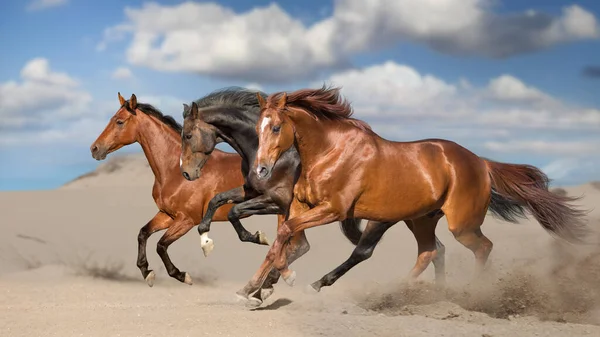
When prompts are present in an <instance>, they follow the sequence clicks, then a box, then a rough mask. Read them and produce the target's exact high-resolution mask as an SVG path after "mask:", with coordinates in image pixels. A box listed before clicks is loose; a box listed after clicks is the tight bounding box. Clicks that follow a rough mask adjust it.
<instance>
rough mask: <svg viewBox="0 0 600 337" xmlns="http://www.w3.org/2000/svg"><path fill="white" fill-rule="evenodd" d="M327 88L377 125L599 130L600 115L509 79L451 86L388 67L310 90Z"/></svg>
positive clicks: (350, 73)
mask: <svg viewBox="0 0 600 337" xmlns="http://www.w3.org/2000/svg"><path fill="white" fill-rule="evenodd" d="M323 83H326V84H330V85H334V86H341V87H342V93H343V94H344V95H345V96H346V97H347V98H348V99H349V100H350V101H351V102H352V104H353V106H354V110H355V111H356V113H357V116H359V117H360V118H367V119H369V120H370V121H372V122H374V123H383V124H384V123H387V122H389V121H391V120H403V121H407V120H412V121H417V122H419V123H423V122H425V121H428V120H431V121H434V122H436V123H441V122H442V121H443V123H445V124H446V125H453V126H457V125H461V124H462V125H464V124H465V123H468V124H469V125H471V126H473V128H475V129H476V128H477V127H478V126H482V125H484V126H485V125H487V126H493V127H495V128H540V129H552V130H559V129H574V128H575V129H576V128H579V129H590V128H592V129H599V128H600V110H597V109H592V108H579V107H575V106H571V105H567V104H565V103H562V102H560V100H558V99H556V98H553V97H551V96H550V95H548V94H547V93H544V92H543V91H541V90H539V89H537V88H535V87H533V86H530V85H527V84H525V83H524V82H523V81H521V80H520V79H518V78H516V77H514V76H512V75H508V74H504V75H500V76H498V77H496V78H493V79H491V80H490V81H489V84H488V85H487V86H486V87H483V88H478V87H474V86H472V85H470V84H468V82H467V81H466V80H465V79H462V80H460V81H459V82H458V83H448V82H446V81H444V80H442V79H440V78H437V77H435V76H434V75H430V74H420V73H419V72H418V71H417V70H416V69H414V68H412V67H410V66H407V65H402V64H397V63H395V62H393V61H387V62H384V63H382V64H378V65H372V66H369V67H366V68H363V69H360V70H347V71H342V72H340V73H337V74H334V75H332V76H330V77H329V78H327V79H325V80H324V81H315V82H313V83H311V86H312V87H316V86H320V85H321V84H323ZM477 125H478V126H477Z"/></svg>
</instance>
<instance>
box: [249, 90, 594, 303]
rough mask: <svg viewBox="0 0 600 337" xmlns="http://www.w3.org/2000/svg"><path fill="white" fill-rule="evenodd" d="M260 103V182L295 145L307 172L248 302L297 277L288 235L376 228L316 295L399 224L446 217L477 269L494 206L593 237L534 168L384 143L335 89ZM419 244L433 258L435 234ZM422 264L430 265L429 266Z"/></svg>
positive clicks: (450, 146) (428, 146)
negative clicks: (338, 227)
mask: <svg viewBox="0 0 600 337" xmlns="http://www.w3.org/2000/svg"><path fill="white" fill-rule="evenodd" d="M259 99H260V100H261V108H262V110H261V116H260V119H259V120H258V122H257V126H256V127H257V132H258V134H259V148H258V154H257V159H256V162H255V169H256V172H257V174H258V176H259V177H261V178H263V179H268V178H269V176H270V175H271V170H272V167H273V165H275V164H276V163H277V161H278V159H279V156H280V155H281V153H282V152H283V151H286V150H287V149H289V148H290V147H292V146H295V147H296V148H297V149H298V152H299V154H300V158H301V162H302V165H301V166H302V172H301V174H300V178H299V180H298V182H297V183H296V185H295V187H294V199H293V201H292V204H291V207H290V216H289V220H287V221H285V222H284V223H283V224H282V225H281V226H280V228H279V230H278V232H277V238H276V240H275V242H274V243H273V245H272V246H271V249H270V250H269V252H268V254H267V257H266V259H265V261H264V263H263V264H262V265H261V267H260V269H259V270H258V271H257V273H256V274H255V275H254V277H253V278H252V279H251V280H250V281H249V283H248V284H247V285H246V287H244V289H242V290H240V291H238V295H240V296H242V297H244V298H249V295H250V294H252V293H253V292H255V291H256V290H257V289H258V288H259V287H260V285H261V284H262V283H263V281H264V280H265V278H266V276H267V274H268V272H269V270H270V269H271V267H275V268H276V269H277V270H279V271H280V273H281V276H282V277H283V278H284V279H286V280H288V279H292V280H293V279H294V278H295V273H294V272H293V271H291V270H290V269H288V263H287V257H286V250H285V247H286V245H287V241H288V239H289V238H290V236H291V235H293V234H294V233H297V232H298V231H303V230H306V229H308V228H310V227H315V226H320V225H325V224H328V223H331V222H333V221H339V220H343V219H345V218H347V217H356V218H362V219H369V220H373V221H374V222H372V223H371V224H370V225H369V226H367V228H366V229H365V231H364V232H363V235H362V237H361V238H360V242H359V243H358V245H357V246H356V248H355V250H354V251H353V253H352V255H351V256H350V258H349V259H348V260H347V261H345V262H344V263H343V264H342V265H340V266H339V267H338V268H336V269H335V270H333V271H332V272H330V273H329V274H327V275H325V276H324V277H323V278H322V279H321V280H319V281H317V282H315V283H313V287H314V288H315V289H317V290H318V289H320V287H321V286H324V285H331V284H333V282H335V280H337V279H338V278H339V277H341V276H342V275H343V274H344V273H346V272H347V271H348V270H350V269H351V268H352V267H353V266H355V265H356V264H358V263H360V262H361V261H364V260H365V259H367V258H369V257H370V256H371V254H372V252H373V249H374V248H375V246H376V244H377V242H378V241H379V240H380V239H381V237H382V236H383V234H384V233H385V231H386V230H387V229H388V228H390V227H391V226H392V225H393V224H394V223H396V222H397V221H400V220H406V219H416V218H420V217H423V216H426V215H428V214H429V215H431V216H432V219H435V220H432V221H435V222H437V219H439V215H442V214H443V215H445V216H446V217H447V220H448V229H449V230H450V232H452V234H453V235H454V237H455V238H456V240H457V241H458V242H460V243H461V244H463V245H464V246H465V247H467V248H468V249H470V250H471V251H472V252H473V254H474V255H475V259H476V261H477V264H478V267H479V268H478V269H479V270H482V269H483V267H484V265H485V263H486V261H487V259H488V256H489V254H490V252H491V250H492V242H491V241H490V240H489V239H488V238H487V237H485V235H483V233H482V231H481V225H482V223H483V220H484V218H485V215H486V212H487V210H488V207H489V208H490V209H491V211H492V212H493V213H495V214H496V215H499V216H500V217H502V218H503V219H505V220H508V221H514V220H515V218H516V217H524V216H525V213H524V211H525V209H528V210H529V211H530V212H531V213H532V215H533V216H534V217H535V219H536V220H537V221H538V222H539V223H540V224H541V225H542V226H543V227H544V228H545V229H546V230H547V231H549V232H550V233H552V234H556V235H557V236H559V237H561V238H563V239H566V240H568V241H570V242H580V241H581V240H582V239H583V238H584V236H585V234H586V233H587V226H586V224H585V222H584V221H583V219H582V216H583V215H584V214H585V212H583V211H581V210H578V209H576V208H574V207H573V206H571V205H569V204H568V202H570V201H573V200H575V199H573V198H568V197H563V196H558V195H556V194H553V193H551V192H549V191H548V178H547V177H546V175H545V174H544V173H543V172H541V171H540V170H539V169H537V168H535V167H533V166H529V165H516V164H504V163H499V162H494V161H490V160H486V159H483V158H480V157H478V156H477V155H475V154H473V153H472V152H470V151H469V150H467V149H465V148H464V147H462V146H460V145H458V144H456V143H454V142H451V141H447V140H441V139H427V140H421V141H414V142H392V141H389V140H386V139H383V138H381V137H380V136H378V135H377V134H376V133H374V132H373V131H372V130H371V129H370V127H369V126H368V125H367V124H366V123H364V122H363V121H360V120H356V119H353V118H351V114H352V110H351V107H350V105H349V104H348V103H347V102H346V101H345V100H344V99H343V98H342V97H341V96H340V95H339V89H337V88H333V89H329V88H326V87H323V88H321V89H316V90H312V89H304V90H299V91H295V92H292V93H290V94H289V95H288V94H287V93H276V94H272V95H270V96H269V97H268V98H267V101H266V102H265V101H264V100H263V99H262V97H259ZM419 228H420V227H419V226H416V227H415V229H414V230H416V231H419V230H420V229H419ZM422 228H428V227H427V226H423V227H422ZM417 240H418V241H419V243H420V244H424V245H426V246H427V247H429V249H428V251H429V253H430V254H428V255H429V256H430V255H431V252H433V253H434V249H435V245H434V233H433V231H431V230H430V229H428V230H424V231H423V232H422V233H421V235H420V236H418V238H417ZM434 254H435V253H434ZM426 256H427V254H425V253H424V257H423V266H424V267H426V266H427V264H428V263H429V262H430V261H431V259H430V258H429V257H428V256H427V257H426ZM287 283H291V282H289V281H288V282H287Z"/></svg>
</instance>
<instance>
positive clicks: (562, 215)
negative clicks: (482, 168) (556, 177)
mask: <svg viewBox="0 0 600 337" xmlns="http://www.w3.org/2000/svg"><path fill="white" fill-rule="evenodd" d="M484 161H485V163H486V165H487V169H488V173H489V175H490V178H491V183H492V195H491V201H490V211H491V212H492V214H493V215H495V216H498V217H500V218H502V219H504V220H506V221H509V222H517V218H526V216H525V209H527V210H529V212H530V213H531V214H532V215H533V217H534V218H535V219H536V220H537V221H538V222H539V223H540V225H542V227H543V228H544V229H545V230H546V231H548V232H549V233H550V234H551V235H555V236H558V237H560V238H562V239H564V240H566V241H568V242H571V243H581V242H583V238H584V237H585V236H586V235H587V234H588V233H589V229H588V227H587V223H586V222H585V221H584V216H585V215H586V214H587V211H584V210H580V209H577V208H576V207H575V206H573V205H571V204H570V203H571V202H574V201H577V200H579V199H581V197H569V196H561V195H558V194H555V193H552V192H550V191H549V190H548V184H549V182H550V179H548V176H547V175H546V174H545V173H544V172H542V171H541V170H540V169H538V168H536V167H534V166H531V165H519V164H506V163H499V162H494V161H491V160H487V159H484Z"/></svg>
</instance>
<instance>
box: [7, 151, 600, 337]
mask: <svg viewBox="0 0 600 337" xmlns="http://www.w3.org/2000/svg"><path fill="white" fill-rule="evenodd" d="M115 163H116V164H115ZM151 184H152V176H151V172H150V171H149V169H148V168H147V166H146V165H145V162H144V161H143V160H140V157H139V156H137V157H136V156H121V157H115V158H113V159H112V161H111V162H106V163H105V164H104V165H103V166H101V167H99V168H98V170H97V171H95V172H93V173H92V174H88V175H87V176H85V177H82V178H80V179H77V180H76V181H74V182H71V183H70V184H67V186H65V187H63V188H60V189H57V190H51V191H33V192H29V191H28V192H3V193H0V205H1V206H0V207H2V215H3V216H2V234H0V265H1V266H2V268H0V336H494V337H495V336H600V281H599V280H600V248H598V247H599V245H597V244H596V245H590V246H587V247H572V246H565V245H561V244H559V243H557V241H556V240H554V239H553V238H551V237H550V236H549V235H548V234H547V233H546V232H545V231H544V230H543V229H542V228H541V227H540V226H539V225H538V224H537V223H535V222H533V221H523V222H522V223H520V224H510V223H505V222H500V221H498V220H496V219H494V218H492V217H488V218H487V219H486V222H485V224H484V226H483V231H484V233H486V235H487V236H488V237H489V238H490V239H491V240H492V241H493V242H494V244H495V246H494V250H493V252H492V255H491V257H490V263H489V267H488V271H487V273H486V275H485V276H482V277H479V278H475V277H474V259H473V256H472V254H471V252H470V251H468V250H467V249H466V248H464V247H462V246H461V245H460V244H458V243H457V242H456V241H455V240H454V239H453V238H452V236H451V235H450V233H449V232H448V230H447V223H446V222H445V221H441V222H440V224H439V226H438V230H437V234H438V236H439V237H440V239H441V240H442V242H444V244H445V245H446V268H447V279H448V285H447V287H446V288H445V289H438V288H436V287H435V286H434V285H433V283H432V282H433V267H432V266H430V267H429V268H428V270H427V271H426V272H425V273H424V274H423V275H422V276H421V278H420V281H419V282H417V283H416V284H412V285H409V284H406V283H405V282H404V277H405V276H406V274H407V273H408V271H409V270H410V268H411V267H412V265H413V264H414V261H415V258H416V243H415V241H414V238H413V237H412V234H411V233H410V232H409V231H408V229H407V228H406V227H405V226H404V224H402V223H400V224H398V225H397V226H395V227H394V228H392V229H391V230H389V231H388V233H387V234H386V235H385V236H384V238H383V240H382V242H381V244H380V245H379V246H378V247H377V249H376V250H375V253H374V255H373V257H372V258H371V259H370V260H367V261H365V262H364V263H362V264H360V265H358V266H357V267H355V268H354V269H353V270H351V271H350V272H348V273H347V274H346V275H345V276H344V277H343V278H341V279H340V280H339V281H338V282H337V283H336V284H335V285H333V286H332V287H329V288H323V290H322V291H321V292H320V293H318V294H314V293H310V292H306V291H305V287H306V286H307V285H308V284H309V283H311V282H313V281H315V280H316V279H318V278H319V277H321V276H322V275H323V274H325V273H327V272H329V271H330V270H331V269H333V268H334V267H336V266H337V265H338V264H339V263H341V262H342V261H343V260H345V259H346V258H347V256H348V255H349V254H350V252H351V251H352V248H353V246H352V245H351V244H350V243H349V242H347V241H346V239H345V238H344V237H343V236H342V235H341V233H340V231H339V229H338V226H337V224H331V225H327V226H323V227H320V228H314V229H310V230H309V231H308V232H307V236H308V239H309V241H310V242H311V246H312V247H311V250H310V252H309V253H308V254H307V255H305V256H304V257H303V258H301V259H300V260H299V261H297V262H296V263H294V264H293V265H292V267H293V268H292V269H294V270H295V271H296V272H297V275H298V277H297V280H296V285H295V286H294V287H289V286H288V285H287V284H285V282H282V281H280V282H279V283H278V284H277V285H276V287H275V293H274V294H273V295H272V296H271V297H270V298H269V299H268V300H267V301H266V303H265V304H264V305H263V306H262V307H261V308H259V309H250V308H247V307H246V306H245V305H244V304H243V303H241V302H239V301H238V300H237V299H236V297H235V291H236V290H238V289H239V288H241V287H242V286H243V285H244V284H245V282H246V281H247V280H248V279H249V278H250V277H251V276H252V274H253V273H254V271H256V269H257V268H258V266H259V265H260V263H261V262H262V261H263V259H264V256H265V254H266V252H267V247H265V246H258V245H254V244H251V243H242V242H239V240H238V239H237V236H236V235H235V232H234V230H233V229H232V228H231V225H230V224H229V223H226V222H215V223H214V225H213V226H212V230H211V233H210V236H211V238H213V239H214V242H215V249H214V251H213V252H212V254H211V255H210V256H209V257H204V256H203V255H202V251H201V249H200V246H199V237H198V235H197V232H196V231H195V230H192V231H190V233H188V234H187V235H186V236H184V237H183V238H182V239H181V240H179V241H178V242H176V243H174V244H173V245H172V246H171V247H170V248H169V253H170V255H171V258H172V260H173V262H174V263H175V265H176V266H178V267H179V268H180V269H181V270H183V271H187V272H189V273H190V274H191V275H192V278H193V281H194V284H193V285H191V286H190V285H186V284H183V283H180V282H178V281H177V280H175V279H172V278H170V277H169V276H168V275H167V273H166V271H165V269H164V267H163V264H162V262H161V261H160V259H159V257H158V256H157V254H156V251H155V247H156V242H157V241H158V239H159V238H160V235H161V233H157V234H155V235H154V236H152V237H151V238H150V240H149V243H148V260H149V263H150V267H151V268H152V269H154V270H155V271H156V277H157V278H156V283H155V285H154V287H152V288H150V287H148V285H147V284H146V282H145V281H144V280H143V279H142V277H141V274H140V272H139V271H138V269H137V267H136V254H137V234H138V231H139V228H140V227H141V226H143V225H144V224H145V223H146V222H147V221H148V220H149V219H150V218H151V217H152V216H153V215H154V214H155V213H156V207H155V205H154V203H153V200H152V197H151ZM598 185H599V184H598V183H589V184H585V185H582V186H578V187H568V188H564V189H565V190H566V192H567V193H568V194H570V195H584V199H583V200H582V201H581V205H582V207H584V208H587V209H593V208H594V207H596V205H598V202H599V201H600V186H598ZM589 218H590V224H591V225H592V227H593V228H595V229H598V228H599V227H600V210H593V211H592V212H591V213H590V215H589ZM242 222H243V223H244V225H245V226H246V227H247V228H248V229H249V230H251V231H256V230H258V229H260V230H263V231H265V232H266V233H267V235H268V236H269V238H274V237H275V217H274V216H254V217H251V218H248V219H244V220H243V221H242ZM599 236H600V235H599ZM594 239H595V237H594ZM596 242H597V240H596Z"/></svg>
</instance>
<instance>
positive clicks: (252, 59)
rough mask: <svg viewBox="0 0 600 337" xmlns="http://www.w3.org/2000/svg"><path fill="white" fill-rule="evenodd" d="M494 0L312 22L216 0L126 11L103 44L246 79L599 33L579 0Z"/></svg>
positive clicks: (351, 2)
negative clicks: (544, 2)
mask: <svg viewBox="0 0 600 337" xmlns="http://www.w3.org/2000/svg"><path fill="white" fill-rule="evenodd" d="M494 2H495V1H492V0H444V1H438V0H404V1H397V0H338V1H336V2H335V6H334V8H333V13H332V15H331V16H329V17H326V18H324V19H322V20H321V21H318V22H316V23H314V24H312V25H310V26H307V25H305V24H304V23H302V22H301V21H299V20H297V19H295V18H293V17H292V16H291V15H290V14H289V13H287V12H285V11H284V10H283V9H281V8H280V7H279V6H278V5H277V4H271V5H268V6H266V7H255V8H253V9H251V10H248V11H246V12H243V13H236V12H234V11H233V10H231V9H229V8H226V7H223V6H220V5H218V4H215V3H195V2H185V3H181V4H178V5H173V6H168V5H159V4H156V3H147V4H144V5H143V6H142V7H141V8H131V7H127V8H126V9H125V15H126V21H125V22H123V23H121V24H118V25H116V26H113V27H109V28H107V29H106V30H105V32H104V38H103V40H102V41H101V42H100V43H99V44H98V46H97V47H98V49H99V50H104V49H105V48H106V47H107V44H109V43H110V42H113V41H118V40H123V39H127V38H128V37H129V36H131V37H132V38H131V40H130V41H129V46H128V48H127V52H126V55H127V60H128V61H129V62H130V63H132V64H135V65H140V66H146V67H149V68H152V69H156V70H160V71H182V72H195V73H199V74H205V75H212V76H218V77H225V78H236V79H241V80H246V81H259V82H268V81H286V80H287V81H290V80H299V79H307V78H310V77H314V76H316V75H317V74H318V73H319V70H322V69H326V68H328V69H331V68H336V69H342V68H343V67H345V66H346V65H347V64H348V60H349V58H350V57H351V56H352V55H355V54H357V53H362V52H365V51H372V50H373V49H383V48H389V47H391V46H394V45H397V44H398V43H400V42H404V41H410V42H414V43H419V44H424V45H427V46H429V47H431V48H433V49H435V50H438V51H440V52H443V53H448V54H460V55H477V56H482V57H491V58H502V57H509V56H513V55H518V54H523V53H528V52H533V51H537V50H540V49H544V48H548V47H550V46H553V45H557V44H561V43H567V42H571V41H577V40H585V39H596V38H598V37H599V36H600V28H599V25H598V22H597V20H596V17H595V16H594V15H593V14H592V13H590V12H588V11H586V10H585V9H583V8H582V7H579V6H577V5H573V6H569V7H565V8H563V10H562V13H561V14H560V15H559V16H552V15H550V14H545V13H539V12H535V11H527V12H521V13H502V14H500V13H495V12H494V11H493V9H494V7H493V6H492V4H493V3H494Z"/></svg>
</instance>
